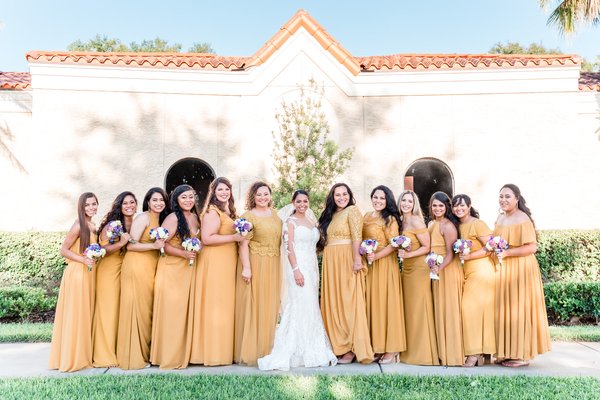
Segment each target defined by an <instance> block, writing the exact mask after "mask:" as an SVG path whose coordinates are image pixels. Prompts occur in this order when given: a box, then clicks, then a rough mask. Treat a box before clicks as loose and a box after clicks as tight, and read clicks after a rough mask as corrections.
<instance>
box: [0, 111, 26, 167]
mask: <svg viewBox="0 0 600 400" xmlns="http://www.w3.org/2000/svg"><path fill="white" fill-rule="evenodd" d="M14 141H15V135H14V134H13V133H12V130H11V129H10V126H9V125H8V123H7V122H6V121H2V123H0V156H3V157H6V158H7V159H8V160H9V161H10V163H11V164H12V165H13V167H15V168H16V169H18V170H19V172H21V173H22V174H25V175H29V172H27V169H25V167H24V166H23V164H22V163H21V162H20V161H19V159H18V158H17V156H16V155H15V153H14V152H13V151H12V150H11V148H10V143H12V142H14Z"/></svg>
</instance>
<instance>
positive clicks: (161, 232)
mask: <svg viewBox="0 0 600 400" xmlns="http://www.w3.org/2000/svg"><path fill="white" fill-rule="evenodd" d="M168 238H169V230H168V229H165V228H163V227H162V226H159V227H157V228H153V229H150V239H152V240H159V239H160V240H167V239H168ZM160 255H161V256H163V257H164V255H165V249H164V248H162V247H161V248H160Z"/></svg>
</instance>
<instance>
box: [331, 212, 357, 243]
mask: <svg viewBox="0 0 600 400" xmlns="http://www.w3.org/2000/svg"><path fill="white" fill-rule="evenodd" d="M362 225H363V221H362V215H360V211H359V209H358V207H356V206H348V207H346V208H344V209H343V210H341V211H338V212H336V213H335V214H333V218H332V219H331V223H330V224H329V227H328V228H327V242H331V241H333V240H340V239H351V240H362Z"/></svg>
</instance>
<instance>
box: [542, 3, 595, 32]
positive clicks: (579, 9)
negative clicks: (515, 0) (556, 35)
mask: <svg viewBox="0 0 600 400" xmlns="http://www.w3.org/2000/svg"><path fill="white" fill-rule="evenodd" d="M550 3H551V1H550V0H540V6H541V7H542V8H544V9H547V8H548V6H549V4H550ZM552 3H558V5H557V6H556V8H555V9H554V10H553V11H552V13H551V14H550V16H549V17H548V25H554V26H555V27H556V28H557V29H558V31H559V32H560V33H561V34H571V33H574V32H575V31H576V28H577V25H580V24H587V23H592V24H593V25H597V24H599V23H600V0H555V1H552Z"/></svg>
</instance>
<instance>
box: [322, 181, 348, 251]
mask: <svg viewBox="0 0 600 400" xmlns="http://www.w3.org/2000/svg"><path fill="white" fill-rule="evenodd" d="M342 186H344V187H345V188H346V190H347V191H348V195H349V197H350V200H349V201H348V205H347V206H346V208H347V207H349V206H353V205H355V204H356V200H354V194H353V193H352V190H350V187H349V186H348V185H346V184H345V183H336V184H335V185H333V186H332V187H331V189H329V193H328V194H327V198H326V199H325V209H324V210H323V212H322V213H321V216H319V231H320V232H321V240H319V243H318V244H317V248H318V249H319V250H323V249H324V248H325V244H326V243H327V228H329V224H330V223H331V220H332V219H333V214H335V211H336V210H337V206H336V205H335V199H334V196H333V195H334V193H335V189H337V188H339V187H342Z"/></svg>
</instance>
